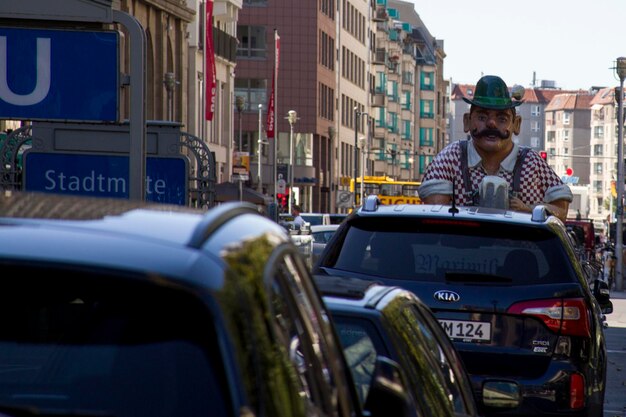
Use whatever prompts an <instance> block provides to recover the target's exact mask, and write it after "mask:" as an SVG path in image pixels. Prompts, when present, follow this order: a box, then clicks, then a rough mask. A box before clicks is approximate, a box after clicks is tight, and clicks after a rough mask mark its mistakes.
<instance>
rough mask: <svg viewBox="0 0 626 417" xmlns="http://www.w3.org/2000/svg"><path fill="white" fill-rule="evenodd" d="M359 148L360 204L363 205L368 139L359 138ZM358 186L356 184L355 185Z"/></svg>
mask: <svg viewBox="0 0 626 417" xmlns="http://www.w3.org/2000/svg"><path fill="white" fill-rule="evenodd" d="M359 146H360V147H361V193H360V196H359V202H360V203H361V205H363V197H364V193H365V187H364V186H363V183H364V182H365V147H366V146H367V139H366V138H365V137H363V136H361V137H360V138H359ZM355 185H356V184H355Z"/></svg>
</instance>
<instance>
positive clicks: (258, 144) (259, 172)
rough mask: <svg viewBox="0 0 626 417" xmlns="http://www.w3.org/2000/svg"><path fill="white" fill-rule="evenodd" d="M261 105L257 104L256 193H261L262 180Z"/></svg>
mask: <svg viewBox="0 0 626 417" xmlns="http://www.w3.org/2000/svg"><path fill="white" fill-rule="evenodd" d="M261 117H263V105H262V104H259V140H258V141H257V186H256V189H257V191H258V192H260V193H261V192H263V180H262V177H261V146H263V122H262V121H261Z"/></svg>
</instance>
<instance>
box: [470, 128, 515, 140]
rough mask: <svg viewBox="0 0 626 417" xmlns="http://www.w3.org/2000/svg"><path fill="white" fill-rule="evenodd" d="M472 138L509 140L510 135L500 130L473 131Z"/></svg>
mask: <svg viewBox="0 0 626 417" xmlns="http://www.w3.org/2000/svg"><path fill="white" fill-rule="evenodd" d="M472 136H474V137H475V138H482V137H484V136H496V137H498V138H500V139H508V138H509V136H510V134H509V132H508V131H505V132H501V131H499V130H498V129H483V130H477V129H474V130H473V131H472Z"/></svg>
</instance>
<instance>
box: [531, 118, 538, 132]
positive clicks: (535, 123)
mask: <svg viewBox="0 0 626 417" xmlns="http://www.w3.org/2000/svg"><path fill="white" fill-rule="evenodd" d="M530 131H531V132H539V122H538V121H536V120H534V121H532V122H530Z"/></svg>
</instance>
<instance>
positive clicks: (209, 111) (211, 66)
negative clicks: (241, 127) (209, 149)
mask: <svg viewBox="0 0 626 417" xmlns="http://www.w3.org/2000/svg"><path fill="white" fill-rule="evenodd" d="M205 14H206V23H205V25H204V59H205V70H204V71H205V79H204V99H205V100H206V105H205V112H204V116H205V119H206V120H213V113H215V90H216V88H217V79H216V74H215V73H216V71H215V50H214V48H213V0H206V6H205Z"/></svg>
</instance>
